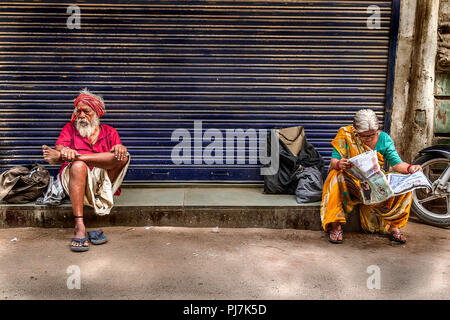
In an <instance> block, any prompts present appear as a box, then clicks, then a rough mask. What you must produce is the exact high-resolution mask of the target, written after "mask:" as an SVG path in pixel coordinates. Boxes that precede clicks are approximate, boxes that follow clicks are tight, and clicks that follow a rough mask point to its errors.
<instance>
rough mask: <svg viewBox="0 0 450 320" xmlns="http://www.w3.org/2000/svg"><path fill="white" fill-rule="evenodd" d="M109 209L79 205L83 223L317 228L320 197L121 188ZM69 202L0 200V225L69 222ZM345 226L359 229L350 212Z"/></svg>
mask: <svg viewBox="0 0 450 320" xmlns="http://www.w3.org/2000/svg"><path fill="white" fill-rule="evenodd" d="M115 200H116V203H115V205H114V208H113V209H112V211H111V214H109V215H106V216H98V215H96V214H95V213H94V211H93V209H92V208H90V207H85V212H84V215H85V222H86V224H87V226H88V227H89V228H93V227H105V226H116V225H122V226H183V227H216V226H218V227H224V228H225V227H227V228H275V229H285V228H289V229H307V230H321V223H320V202H314V203H308V204H297V202H296V200H295V196H293V195H266V194H264V193H263V189H262V188H140V189H134V188H133V189H132V188H124V189H122V195H121V196H120V197H116V198H115ZM72 216H73V214H72V208H71V205H70V203H66V204H63V205H61V206H57V207H52V206H38V205H35V204H34V203H30V204H24V205H11V204H0V228H10V227H45V228H46V227H51V228H53V227H73V219H72ZM344 230H346V231H359V230H360V224H359V216H358V215H355V214H351V215H350V217H349V219H348V222H347V224H346V225H345V226H344Z"/></svg>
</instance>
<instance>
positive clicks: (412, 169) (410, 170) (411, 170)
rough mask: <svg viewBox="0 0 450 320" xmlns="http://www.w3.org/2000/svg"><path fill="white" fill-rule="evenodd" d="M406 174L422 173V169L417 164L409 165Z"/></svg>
mask: <svg viewBox="0 0 450 320" xmlns="http://www.w3.org/2000/svg"><path fill="white" fill-rule="evenodd" d="M406 171H408V173H414V172H417V171H423V169H422V167H421V166H420V165H418V164H411V165H409V166H408V169H407V170H406Z"/></svg>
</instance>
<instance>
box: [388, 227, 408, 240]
mask: <svg viewBox="0 0 450 320" xmlns="http://www.w3.org/2000/svg"><path fill="white" fill-rule="evenodd" d="M389 238H390V239H391V241H395V242H399V243H406V237H405V236H404V235H403V233H402V232H401V231H400V229H399V228H390V229H389Z"/></svg>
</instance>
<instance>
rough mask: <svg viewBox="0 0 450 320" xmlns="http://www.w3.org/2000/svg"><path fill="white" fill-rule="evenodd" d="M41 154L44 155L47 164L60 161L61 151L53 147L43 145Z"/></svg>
mask: <svg viewBox="0 0 450 320" xmlns="http://www.w3.org/2000/svg"><path fill="white" fill-rule="evenodd" d="M42 154H43V155H44V160H45V161H47V162H48V163H49V164H58V163H61V152H59V151H57V150H55V149H52V148H50V147H48V146H46V145H43V146H42Z"/></svg>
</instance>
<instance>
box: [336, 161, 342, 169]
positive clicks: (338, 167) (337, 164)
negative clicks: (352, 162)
mask: <svg viewBox="0 0 450 320" xmlns="http://www.w3.org/2000/svg"><path fill="white" fill-rule="evenodd" d="M339 163H341V160H340V159H339V160H338V162H337V163H336V166H337V168H336V169H338V170H341V166H340V165H339Z"/></svg>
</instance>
